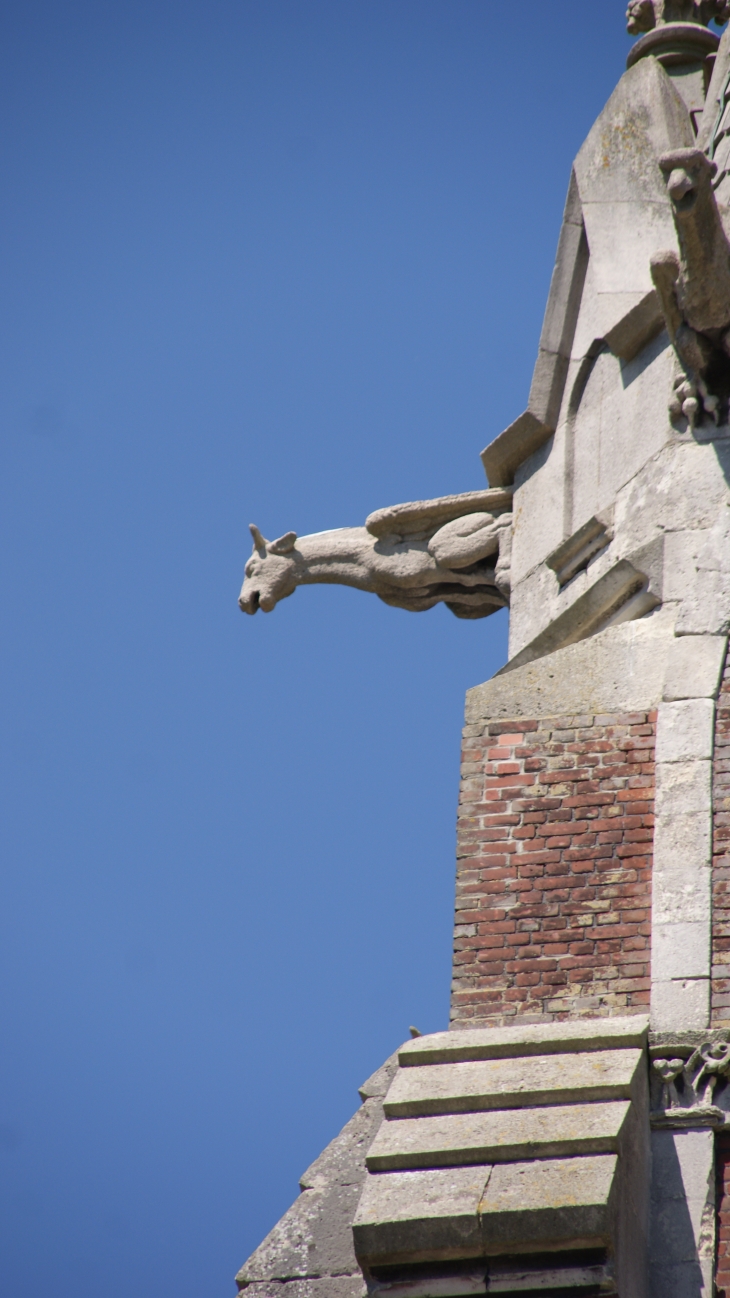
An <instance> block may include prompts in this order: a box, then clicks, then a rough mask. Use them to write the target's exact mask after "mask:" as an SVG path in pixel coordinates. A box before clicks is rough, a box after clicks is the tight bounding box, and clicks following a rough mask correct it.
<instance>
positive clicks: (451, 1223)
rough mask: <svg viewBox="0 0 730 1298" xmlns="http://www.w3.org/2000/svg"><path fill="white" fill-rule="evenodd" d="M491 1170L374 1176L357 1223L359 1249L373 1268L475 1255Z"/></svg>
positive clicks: (365, 1189)
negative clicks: (386, 1263) (481, 1207)
mask: <svg viewBox="0 0 730 1298" xmlns="http://www.w3.org/2000/svg"><path fill="white" fill-rule="evenodd" d="M491 1170H492V1169H491V1167H479V1166H476V1167H450V1168H440V1169H437V1170H430V1171H424V1172H420V1171H419V1172H393V1173H390V1174H388V1175H385V1176H373V1175H371V1174H368V1176H367V1177H366V1180H365V1184H364V1187H363V1192H362V1198H361V1199H360V1202H359V1204H358V1208H357V1215H356V1216H355V1220H354V1223H353V1236H354V1240H355V1250H356V1252H357V1255H358V1257H359V1258H360V1259H361V1260H362V1259H367V1261H368V1263H369V1264H370V1265H373V1264H375V1263H376V1262H378V1261H384V1260H387V1261H390V1262H397V1261H400V1260H407V1261H409V1262H417V1261H420V1260H422V1259H427V1260H433V1259H438V1258H443V1257H475V1256H478V1255H479V1253H480V1252H481V1251H482V1250H481V1234H480V1229H479V1216H478V1209H479V1204H480V1202H481V1199H482V1195H483V1193H484V1188H485V1186H486V1184H487V1181H488V1180H489V1176H490V1173H491Z"/></svg>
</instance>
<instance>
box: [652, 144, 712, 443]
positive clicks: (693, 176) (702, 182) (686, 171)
mask: <svg viewBox="0 0 730 1298" xmlns="http://www.w3.org/2000/svg"><path fill="white" fill-rule="evenodd" d="M658 161H659V166H660V168H661V170H662V173H663V175H664V178H665V181H666V185H667V192H668V194H669V199H670V202H671V204H672V215H673V217H674V225H675V228H676V231H677V239H678V241H679V255H677V253H676V251H675V250H674V249H673V248H670V249H666V250H664V251H662V252H657V253H655V254H654V256H653V257H652V259H651V276H652V280H653V282H654V286H655V288H656V290H657V293H658V295H659V299H660V301H661V305H662V311H663V314H664V319H665V322H666V326H667V331H668V333H669V337H670V339H671V340H672V343H673V344H674V349H675V351H676V353H677V357H678V359H679V362H680V365H681V367H682V372H681V374H680V375H679V376H678V377H677V379H676V381H675V385H674V395H673V397H672V401H671V403H670V407H669V413H670V416H671V418H672V419H673V420H677V419H680V418H682V417H684V418H685V419H686V420H687V423H688V425H689V427H690V429H694V428H695V427H696V426H697V424H699V423H701V422H702V418H703V416H706V417H707V419H709V420H711V421H712V422H713V423H714V424H718V423H720V422H725V421H726V419H727V415H728V403H729V402H730V241H728V237H727V235H726V233H725V229H724V227H723V223H722V219H721V216H720V210H719V208H718V205H717V200H716V198H715V194H714V192H713V188H712V181H713V177H714V176H715V173H716V171H717V167H716V165H715V163H714V162H711V161H710V160H709V158H708V157H707V156H706V155H705V154H704V153H703V152H702V150H701V149H698V148H694V149H677V150H675V151H674V152H673V153H666V154H664V155H663V156H662V157H660V158H659V160H658Z"/></svg>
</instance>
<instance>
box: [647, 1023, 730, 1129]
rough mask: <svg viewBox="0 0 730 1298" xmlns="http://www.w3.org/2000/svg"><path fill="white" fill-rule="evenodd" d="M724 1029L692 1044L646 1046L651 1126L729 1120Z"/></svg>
mask: <svg viewBox="0 0 730 1298" xmlns="http://www.w3.org/2000/svg"><path fill="white" fill-rule="evenodd" d="M727 1037H728V1033H727V1032H721V1033H715V1034H713V1038H712V1039H711V1040H708V1041H704V1042H702V1044H701V1045H697V1046H695V1047H694V1048H692V1046H687V1045H686V1043H684V1042H678V1043H677V1045H676V1046H675V1048H674V1050H672V1048H671V1047H666V1046H665V1047H662V1048H659V1049H658V1048H657V1047H656V1046H654V1047H652V1048H651V1050H650V1054H651V1056H652V1058H651V1074H650V1086H651V1122H652V1126H654V1127H664V1126H669V1127H687V1126H710V1127H724V1126H726V1125H728V1123H730V1084H729V1083H728V1079H729V1078H730V1042H729V1041H728V1040H727Z"/></svg>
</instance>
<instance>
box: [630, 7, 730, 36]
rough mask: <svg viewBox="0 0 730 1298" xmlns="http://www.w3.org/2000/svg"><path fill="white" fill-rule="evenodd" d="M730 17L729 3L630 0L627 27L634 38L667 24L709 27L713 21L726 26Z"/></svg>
mask: <svg viewBox="0 0 730 1298" xmlns="http://www.w3.org/2000/svg"><path fill="white" fill-rule="evenodd" d="M728 18H730V3H728V0H631V3H630V4H629V7H628V9H627V10H626V25H627V29H628V31H629V32H630V33H631V35H632V36H638V35H639V34H640V33H641V32H650V31H653V29H654V28H655V27H664V26H666V24H667V23H699V24H700V25H701V26H702V27H706V26H707V25H708V23H711V22H712V21H713V20H714V21H715V22H716V23H726V22H727V20H728Z"/></svg>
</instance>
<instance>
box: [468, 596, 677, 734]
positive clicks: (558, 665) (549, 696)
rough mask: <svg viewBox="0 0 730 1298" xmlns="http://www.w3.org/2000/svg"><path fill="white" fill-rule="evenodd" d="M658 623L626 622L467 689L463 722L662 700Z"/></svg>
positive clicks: (617, 708) (625, 707)
mask: <svg viewBox="0 0 730 1298" xmlns="http://www.w3.org/2000/svg"><path fill="white" fill-rule="evenodd" d="M669 639H670V637H669V636H668V635H667V634H666V632H665V629H664V626H663V624H662V623H661V622H656V623H653V622H652V621H651V620H650V621H647V622H631V623H628V624H626V625H623V626H618V627H613V628H609V630H607V631H604V632H602V633H601V634H600V635H597V636H594V637H593V638H592V639H591V640H590V641H583V642H581V643H579V644H576V645H569V646H568V647H567V648H566V649H559V650H557V652H556V653H554V654H551V655H550V656H549V657H547V658H542V659H540V660H539V661H538V662H534V663H528V664H527V666H525V667H520V668H517V669H516V670H514V671H511V672H508V673H505V674H504V675H498V676H495V677H493V678H492V680H490V681H486V682H485V684H484V685H477V686H475V688H474V689H471V690H468V691H467V696H466V720H467V723H470V722H475V721H479V720H485V721H486V720H489V721H492V720H499V719H501V718H508V717H535V718H539V717H559V716H572V715H574V714H576V713H582V714H585V713H599V712H601V713H603V712H634V711H639V710H641V711H645V710H647V709H648V708H651V707H654V706H655V705H656V704H657V703H658V702H659V700H660V699H661V696H662V692H663V689H664V675H665V670H666V660H667V654H668V651H669Z"/></svg>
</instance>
